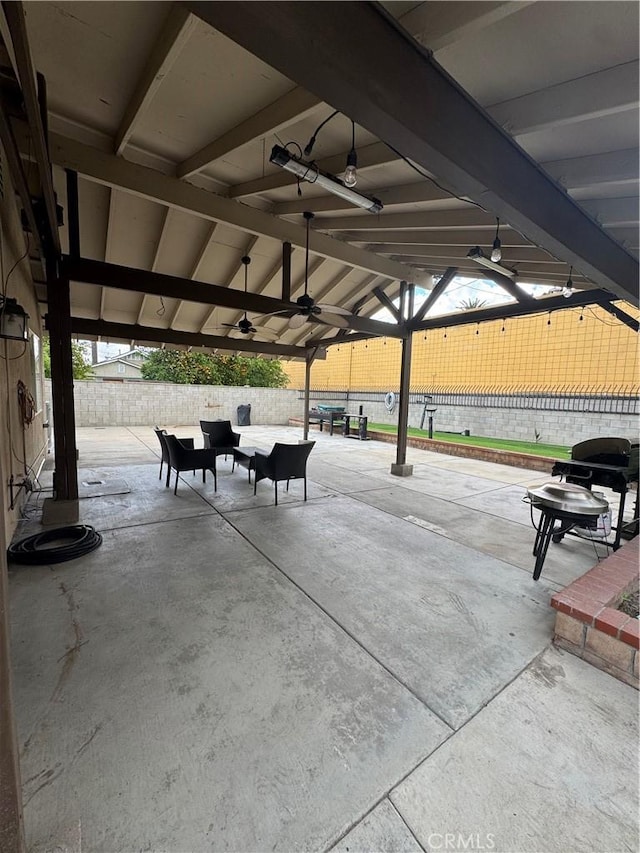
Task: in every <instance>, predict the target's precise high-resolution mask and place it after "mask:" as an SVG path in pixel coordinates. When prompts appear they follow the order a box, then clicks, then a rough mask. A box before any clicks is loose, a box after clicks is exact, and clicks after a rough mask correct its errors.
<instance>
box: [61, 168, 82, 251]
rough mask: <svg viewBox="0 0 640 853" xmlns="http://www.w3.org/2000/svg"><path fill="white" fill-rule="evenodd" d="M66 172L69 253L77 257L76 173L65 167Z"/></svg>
mask: <svg viewBox="0 0 640 853" xmlns="http://www.w3.org/2000/svg"><path fill="white" fill-rule="evenodd" d="M65 171H66V173H67V229H68V231H69V254H70V255H71V257H73V258H79V257H80V256H81V252H80V207H79V201H78V173H77V172H74V171H73V169H66V170H65Z"/></svg>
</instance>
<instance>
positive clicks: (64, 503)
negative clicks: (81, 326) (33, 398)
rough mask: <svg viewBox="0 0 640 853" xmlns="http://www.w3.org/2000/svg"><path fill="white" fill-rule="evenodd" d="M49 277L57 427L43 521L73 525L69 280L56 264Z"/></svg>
mask: <svg viewBox="0 0 640 853" xmlns="http://www.w3.org/2000/svg"><path fill="white" fill-rule="evenodd" d="M48 273H49V274H48V276H47V289H48V302H49V312H48V314H47V328H48V330H49V340H50V344H51V390H52V403H53V428H54V441H55V449H54V462H55V474H54V481H53V486H54V499H53V500H51V499H48V500H46V501H45V505H44V509H43V517H42V520H43V523H44V524H53V523H62V522H64V523H67V524H73V523H74V522H76V521H77V520H78V467H77V458H76V456H77V453H76V425H75V412H74V404H73V356H72V351H71V305H70V295H69V279H68V278H66V277H61V278H56V277H55V273H54V270H53V269H52V264H49V268H48Z"/></svg>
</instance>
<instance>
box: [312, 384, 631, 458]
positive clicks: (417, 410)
mask: <svg viewBox="0 0 640 853" xmlns="http://www.w3.org/2000/svg"><path fill="white" fill-rule="evenodd" d="M318 403H324V404H328V405H337V406H345V407H347V408H348V410H349V411H351V412H355V413H357V412H358V410H359V406H360V405H362V406H363V414H365V415H367V416H368V417H369V420H370V421H371V422H372V423H383V424H396V423H397V422H398V407H397V405H396V408H395V411H394V412H392V413H390V412H389V411H387V408H386V406H385V405H384V403H382V402H379V403H378V402H371V401H369V400H367V401H359V400H357V399H354V400H353V401H352V402H348V403H347V402H345V400H344V399H341V400H340V399H335V400H328V399H326V398H325V399H314V397H313V392H312V395H311V405H312V406H316V405H317V404H318ZM295 417H297V415H296V416H295ZM421 417H422V403H411V404H410V405H409V426H411V427H416V428H419V427H420V418H421ZM427 425H428V421H427V419H426V418H425V423H424V429H425V430H426V429H427ZM638 426H639V425H638V417H637V416H636V415H624V414H599V413H595V412H561V411H547V410H543V409H503V408H498V407H495V408H493V407H491V408H481V407H476V406H438V407H437V410H436V412H435V414H434V416H433V429H434V431H436V432H438V431H442V432H447V431H448V432H462V431H463V430H465V429H468V430H469V432H470V433H471V435H482V436H487V437H489V438H508V439H514V440H516V441H535V434H536V432H538V433H539V435H540V439H539V440H540V441H541V442H542V443H543V444H561V445H566V446H569V447H571V446H572V445H574V444H577V443H578V442H579V441H585V440H586V439H588V438H595V437H596V436H617V437H620V438H627V439H629V440H630V441H632V442H637V441H638V440H639V434H638Z"/></svg>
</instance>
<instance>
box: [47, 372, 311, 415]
mask: <svg viewBox="0 0 640 853" xmlns="http://www.w3.org/2000/svg"><path fill="white" fill-rule="evenodd" d="M73 387H74V398H75V414H76V426H79V427H90V426H152V425H154V424H158V425H159V426H162V425H164V424H171V425H183V424H184V425H186V424H193V423H197V422H198V421H199V420H201V419H202V420H211V421H215V420H220V419H221V420H230V421H231V422H232V423H234V424H235V423H237V407H238V406H240V405H245V404H247V403H250V404H251V422H252V423H258V424H286V423H287V422H288V420H289V418H292V417H300V416H301V415H302V400H299V399H298V392H297V391H291V390H287V389H282V388H249V387H235V386H233V387H231V386H218V385H174V384H171V383H167V382H148V381H133V382H126V381H125V382H96V381H95V380H93V379H90V380H76V381H75V382H74V386H73ZM46 395H47V399H48V400H50V399H51V382H50V381H48V380H47V383H46Z"/></svg>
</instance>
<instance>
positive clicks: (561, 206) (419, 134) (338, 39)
mask: <svg viewBox="0 0 640 853" xmlns="http://www.w3.org/2000/svg"><path fill="white" fill-rule="evenodd" d="M187 6H188V8H189V9H190V10H191V11H192V12H193V13H194V14H195V15H198V16H199V17H200V18H202V19H203V20H204V21H206V22H207V23H209V24H210V25H211V26H212V27H214V28H215V29H216V30H218V31H219V32H221V33H223V34H224V35H226V36H228V37H229V38H231V39H233V40H234V41H235V42H237V43H238V44H240V45H241V46H242V47H244V48H245V49H246V50H248V51H250V52H251V53H253V54H254V55H255V56H257V57H259V58H260V59H261V60H262V61H264V62H266V63H267V64H268V65H270V66H271V67H272V68H275V69H277V70H278V71H279V72H280V73H281V74H284V75H285V77H287V78H288V79H290V80H293V81H295V82H296V83H297V84H298V85H299V86H302V87H304V88H305V89H306V90H307V91H309V92H312V93H313V94H315V95H317V96H318V97H319V98H321V99H322V100H323V101H324V102H325V103H327V104H331V106H332V107H333V108H335V109H338V110H340V111H341V112H342V113H344V115H346V116H348V117H349V118H351V119H353V120H354V121H355V122H356V123H357V124H359V125H361V126H362V127H364V128H366V130H368V131H369V132H370V133H373V134H374V135H375V136H376V137H378V139H384V141H385V142H386V143H387V145H389V146H392V147H393V148H395V149H396V150H397V151H399V152H400V153H401V154H402V155H403V156H405V157H407V158H410V159H411V160H412V161H413V162H415V163H417V164H418V165H420V166H422V167H423V168H425V169H427V170H428V171H429V172H430V173H432V174H434V175H435V176H436V177H437V178H438V179H439V180H440V182H444V183H445V184H446V186H447V187H450V188H451V190H452V191H454V192H455V193H456V195H459V196H463V197H467V198H470V199H473V200H475V201H477V202H479V203H480V204H482V206H483V208H484V209H485V210H487V211H490V212H491V213H492V214H493V215H494V216H498V217H500V221H501V222H505V223H509V224H510V225H511V226H512V227H513V228H515V229H516V230H518V231H520V232H521V233H522V234H526V235H527V238H528V239H529V240H530V241H532V242H533V243H534V244H535V245H539V246H543V247H544V248H545V249H547V250H548V251H549V252H550V253H551V254H552V255H553V256H555V257H557V258H559V259H560V260H561V261H563V262H565V263H567V264H572V265H573V266H574V267H575V268H576V269H579V270H580V271H581V272H582V273H583V274H584V275H585V276H587V277H588V278H589V279H590V280H591V281H593V282H594V283H595V284H596V285H597V286H599V287H602V288H604V289H607V290H610V291H611V292H612V293H613V294H615V295H617V296H618V297H621V298H623V299H628V300H629V301H630V302H632V303H633V304H635V305H637V304H638V261H637V260H636V259H635V258H634V257H633V256H632V255H631V254H630V253H629V252H627V251H626V250H625V249H624V248H623V247H622V246H620V244H619V243H617V242H616V241H615V240H613V239H612V238H611V237H610V236H609V234H607V233H606V232H605V231H604V230H603V229H602V228H601V227H600V226H599V225H598V224H597V223H596V222H595V221H594V220H593V219H592V218H591V217H590V216H589V214H588V213H587V212H586V211H585V210H583V209H582V208H581V206H580V205H579V204H578V203H576V202H575V201H574V200H573V199H572V198H571V197H570V196H569V195H567V193H566V192H565V191H564V189H563V188H562V187H561V186H559V184H557V183H556V182H555V181H554V180H553V179H552V178H550V177H549V176H548V175H547V174H546V173H545V172H544V170H543V169H542V167H540V166H539V165H538V164H537V163H536V162H535V161H534V160H533V159H532V158H531V157H530V156H529V155H528V154H527V153H526V152H525V151H523V150H522V148H520V147H519V145H518V144H517V143H516V142H515V141H514V140H513V138H512V137H511V136H510V135H509V134H508V133H507V132H506V131H505V130H503V129H502V128H501V127H500V126H499V125H498V124H497V123H496V122H495V121H494V120H493V119H492V118H491V116H490V115H489V114H488V113H487V112H486V110H484V109H483V108H482V107H480V106H479V104H478V103H477V102H476V101H474V100H473V99H472V98H471V97H470V96H469V95H468V94H467V93H466V92H465V91H464V89H462V87H461V86H460V85H459V84H458V83H456V81H455V80H454V79H453V78H452V77H450V76H449V74H448V73H447V72H446V71H445V70H444V69H443V68H441V67H440V66H439V65H438V63H437V62H436V61H435V60H434V59H433V56H432V54H431V53H430V52H429V51H428V50H426V49H425V48H424V47H422V45H420V44H419V43H418V42H417V41H415V39H413V38H412V37H411V36H410V35H409V34H408V33H407V32H406V31H405V30H404V29H403V28H402V26H401V24H399V23H398V22H397V21H395V20H394V19H393V17H392V16H391V15H390V14H389V13H388V12H386V10H385V9H384V8H383V7H382V5H381V4H379V3H362V2H342V3H291V2H270V3H254V2H247V0H236V2H234V3H210V2H203V0H188V2H187ZM310 33H313V38H309V34H310ZM354 33H357V34H358V37H357V38H356V39H354V37H353V34H354ZM381 62H382V63H383V66H381ZM407 80H410V81H411V85H409V86H408V85H407ZM384 219H385V214H384V213H383V214H382V215H381V216H380V217H379V221H380V222H383V221H384ZM347 227H348V226H347Z"/></svg>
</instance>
